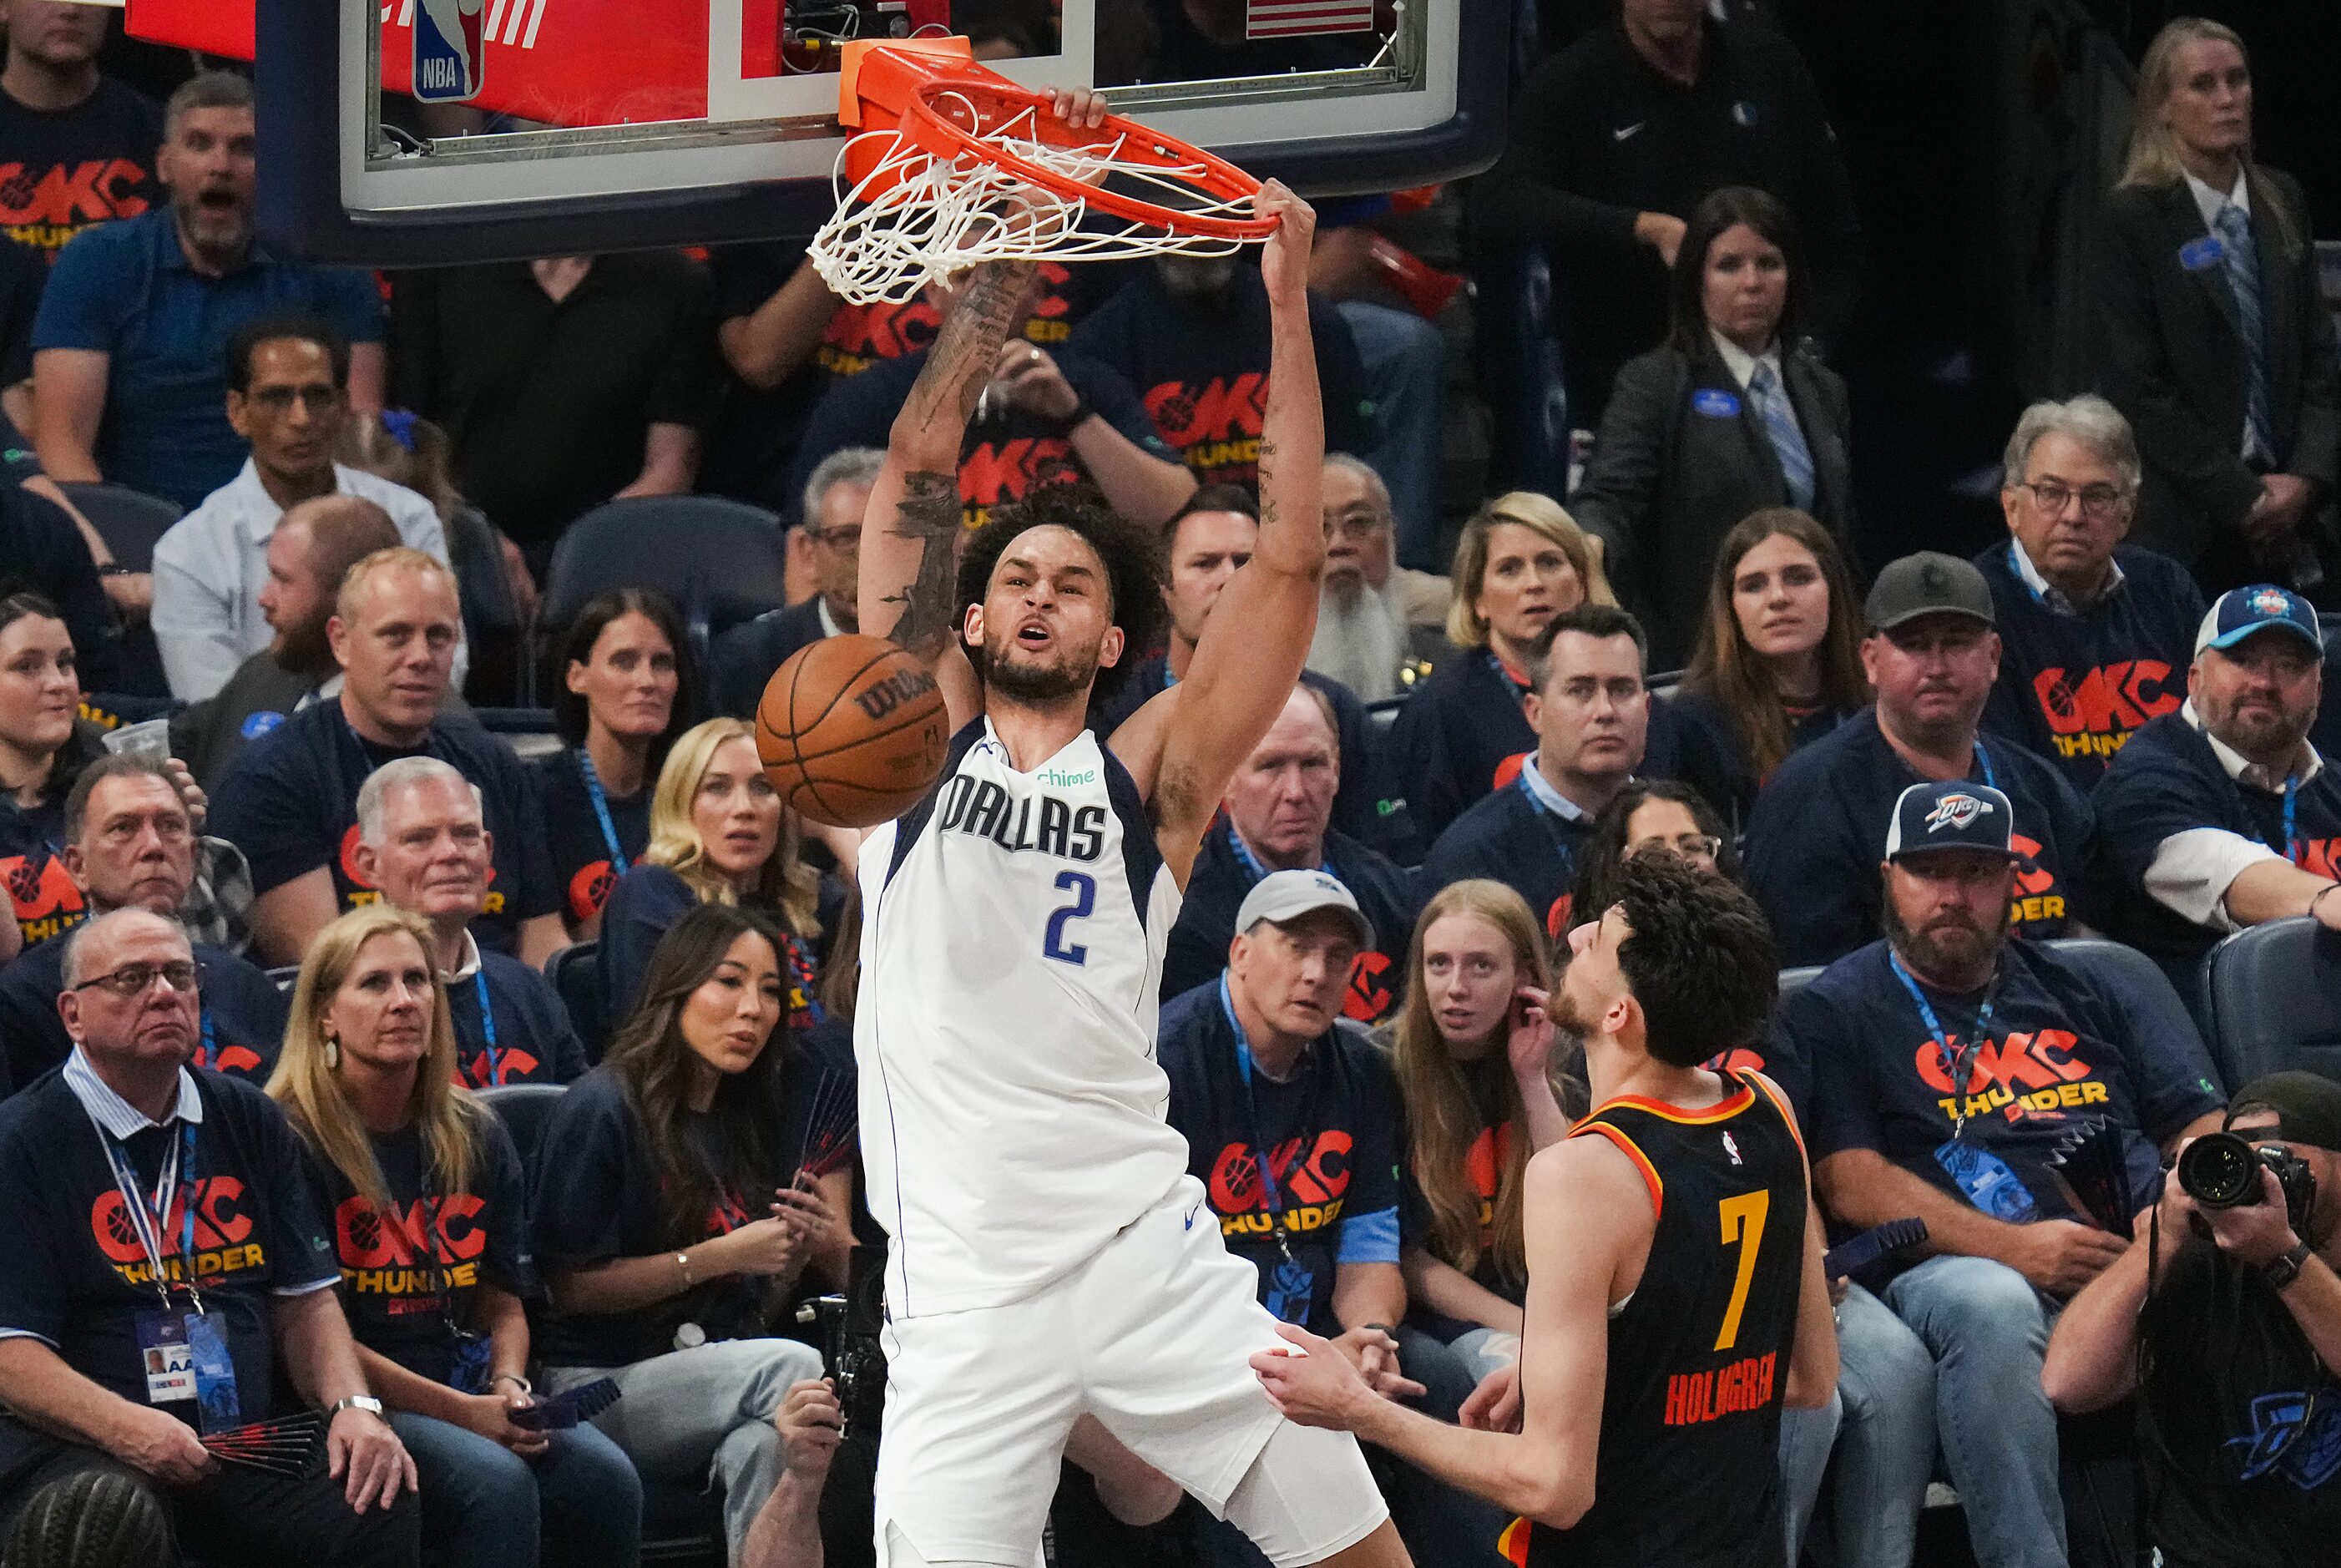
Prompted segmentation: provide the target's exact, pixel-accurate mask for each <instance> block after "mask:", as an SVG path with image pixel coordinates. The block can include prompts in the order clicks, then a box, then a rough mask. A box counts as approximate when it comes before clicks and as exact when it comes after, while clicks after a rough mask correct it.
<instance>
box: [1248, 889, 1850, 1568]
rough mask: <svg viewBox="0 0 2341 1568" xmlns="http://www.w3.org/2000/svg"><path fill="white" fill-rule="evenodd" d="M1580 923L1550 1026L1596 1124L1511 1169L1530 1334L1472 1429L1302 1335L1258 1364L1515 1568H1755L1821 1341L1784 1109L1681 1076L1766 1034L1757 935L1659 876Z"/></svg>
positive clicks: (1708, 894) (1772, 1095) (1767, 1553)
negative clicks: (1443, 1502)
mask: <svg viewBox="0 0 2341 1568" xmlns="http://www.w3.org/2000/svg"><path fill="white" fill-rule="evenodd" d="M1589 913H1592V912H1589ZM1598 913H1599V919H1598V920H1596V921H1594V922H1593V923H1592V924H1587V925H1580V926H1579V927H1578V928H1577V929H1576V930H1575V931H1574V932H1572V933H1570V934H1569V947H1570V949H1571V955H1570V958H1569V968H1568V971H1567V973H1566V974H1564V975H1563V977H1562V981H1561V984H1560V987H1559V991H1558V993H1557V994H1556V998H1555V1006H1554V1010H1553V1013H1554V1020H1555V1022H1557V1023H1559V1024H1560V1025H1561V1026H1562V1027H1564V1028H1566V1029H1568V1030H1569V1031H1570V1032H1571V1033H1573V1034H1576V1035H1578V1036H1579V1038H1580V1039H1582V1040H1583V1041H1584V1042H1585V1064H1586V1070H1587V1073H1588V1074H1589V1077H1590V1079H1591V1083H1592V1090H1593V1100H1594V1110H1593V1112H1592V1114H1590V1115H1589V1116H1587V1117H1586V1118H1585V1120H1583V1121H1582V1122H1579V1124H1577V1126H1576V1128H1575V1129H1574V1130H1573V1131H1571V1133H1570V1134H1569V1136H1568V1137H1567V1138H1565V1139H1563V1140H1562V1141H1561V1142H1560V1143H1558V1144H1554V1145H1552V1146H1551V1147H1550V1148H1549V1149H1546V1150H1545V1151H1544V1152H1543V1153H1541V1154H1538V1155H1537V1156H1536V1157H1535V1158H1534V1159H1533V1160H1531V1161H1529V1172H1528V1183H1527V1187H1526V1190H1525V1194H1524V1195H1525V1199H1526V1207H1525V1212H1524V1223H1525V1225H1526V1229H1527V1233H1528V1237H1527V1239H1528V1263H1529V1293H1528V1307H1527V1324H1526V1328H1525V1331H1524V1334H1523V1338H1522V1343H1521V1350H1520V1359H1519V1363H1518V1364H1517V1365H1516V1366H1514V1367H1512V1368H1509V1369H1507V1370H1505V1371H1502V1372H1499V1373H1494V1374H1493V1375H1491V1376H1490V1377H1489V1379H1488V1380H1487V1381H1486V1382H1484V1383H1481V1384H1480V1385H1479V1389H1478V1390H1477V1391H1476V1392H1475V1393H1473V1394H1472V1396H1471V1398H1470V1400H1469V1402H1467V1403H1466V1404H1465V1405H1464V1408H1463V1419H1464V1421H1465V1423H1466V1425H1467V1426H1470V1427H1478V1428H1479V1429H1480V1430H1476V1431H1475V1430H1466V1427H1463V1426H1447V1425H1443V1424H1441V1423H1439V1422H1436V1421H1433V1420H1431V1419H1430V1418H1429V1417H1428V1416H1424V1415H1420V1414H1418V1413H1414V1412H1412V1411H1409V1410H1407V1409H1405V1408H1403V1407H1402V1406H1400V1405H1396V1404H1392V1403H1390V1402H1389V1401H1387V1400H1384V1399H1382V1398H1380V1397H1379V1396H1378V1395H1375V1394H1373V1393H1371V1392H1370V1391H1369V1390H1368V1389H1367V1388H1366V1387H1365V1385H1364V1384H1363V1383H1361V1382H1360V1381H1359V1379H1358V1378H1357V1376H1356V1374H1355V1373H1352V1372H1350V1370H1349V1368H1348V1367H1347V1365H1346V1364H1345V1363H1342V1362H1341V1360H1340V1357H1338V1356H1330V1355H1326V1354H1323V1353H1322V1351H1323V1349H1324V1342H1323V1341H1321V1340H1319V1339H1317V1338H1315V1337H1314V1336H1313V1335H1310V1334H1307V1333H1302V1332H1300V1330H1298V1329H1294V1328H1290V1327H1285V1326H1284V1325H1281V1324H1280V1325H1279V1327H1280V1330H1281V1332H1282V1333H1283V1334H1284V1336H1285V1337H1286V1338H1287V1339H1289V1340H1291V1341H1292V1342H1293V1343H1295V1344H1296V1345H1298V1346H1300V1348H1302V1349H1304V1350H1306V1351H1308V1352H1309V1353H1310V1354H1308V1355H1307V1356H1306V1357H1293V1356H1290V1355H1289V1354H1287V1353H1279V1352H1275V1351H1270V1352H1268V1353H1263V1354H1260V1355H1258V1356H1255V1357H1253V1358H1252V1365H1253V1366H1254V1368H1255V1369H1257V1370H1258V1372H1259V1373H1260V1381H1261V1383H1264V1384H1266V1385H1267V1388H1268V1391H1269V1393H1270V1397H1271V1398H1273V1399H1274V1400H1275V1401H1276V1402H1277V1405H1278V1407H1279V1408H1280V1409H1281V1410H1282V1411H1284V1413H1286V1414H1287V1415H1290V1416H1291V1417H1292V1418H1293V1419H1294V1420H1296V1421H1300V1422H1305V1423H1310V1424H1311V1425H1319V1426H1327V1427H1333V1428H1338V1429H1341V1430H1345V1431H1350V1432H1354V1433H1357V1434H1358V1435H1359V1436H1360V1437H1363V1438H1365V1439H1366V1440H1367V1441H1368V1442H1370V1443H1379V1444H1380V1445H1381V1446H1382V1447H1385V1448H1388V1449H1390V1451H1392V1452H1393V1453H1397V1454H1399V1455H1400V1457H1402V1458H1404V1459H1407V1460H1409V1461H1410V1462H1411V1463H1415V1464H1417V1465H1420V1467H1421V1468H1423V1469H1424V1470H1427V1471H1429V1472H1430V1473H1432V1474H1433V1475H1436V1476H1438V1477H1439V1478H1440V1479H1441V1480H1443V1481H1446V1482H1448V1483H1450V1484H1453V1485H1456V1486H1459V1487H1462V1488H1464V1489H1466V1490H1467V1491H1471V1492H1476V1493H1479V1494H1480V1495H1481V1496H1483V1497H1486V1498H1488V1499H1489V1501H1491V1502H1493V1503H1497V1504H1499V1506H1502V1507H1506V1508H1509V1509H1511V1510H1512V1511H1513V1512H1515V1513H1519V1514H1520V1515H1521V1516H1522V1518H1521V1522H1520V1523H1517V1524H1515V1525H1514V1526H1513V1527H1512V1529H1511V1530H1510V1531H1509V1533H1507V1535H1506V1538H1505V1546H1506V1551H1507V1554H1508V1555H1509V1556H1510V1557H1511V1559H1512V1561H1513V1562H1515V1563H1520V1564H1522V1565H1523V1568H1564V1565H1565V1568H1641V1565H1643V1564H1654V1563H1665V1564H1667V1565H1668V1568H1774V1565H1777V1564H1778V1563H1780V1562H1781V1560H1782V1558H1783V1556H1784V1555H1785V1554H1786V1542H1785V1535H1784V1529H1783V1522H1782V1519H1781V1508H1782V1506H1783V1500H1782V1498H1781V1495H1780V1481H1779V1470H1778V1462H1777V1453H1778V1438H1779V1426H1780V1409H1781V1405H1782V1404H1783V1403H1788V1404H1793V1405H1798V1406H1803V1407H1809V1406H1814V1405H1818V1404H1822V1403H1827V1401H1828V1395H1829V1391H1830V1390H1831V1389H1832V1388H1834V1387H1835V1386H1836V1384H1837V1331H1836V1328H1835V1325H1834V1323H1833V1322H1832V1319H1831V1313H1830V1310H1829V1298H1828V1286H1827V1284H1826V1283H1825V1282H1824V1281H1823V1279H1822V1277H1821V1251H1820V1234H1819V1230H1820V1227H1819V1225H1818V1222H1817V1221H1814V1220H1812V1219H1811V1218H1810V1217H1809V1214H1810V1202H1811V1200H1810V1197H1809V1195H1808V1194H1809V1179H1808V1174H1807V1172H1806V1169H1805V1157H1804V1145H1803V1141H1802V1139H1801V1138H1800V1137H1799V1136H1798V1133H1797V1126H1796V1122H1795V1119H1794V1118H1793V1117H1792V1116H1791V1115H1790V1114H1789V1112H1788V1103H1787V1102H1786V1101H1785V1100H1783V1099H1782V1098H1781V1097H1780V1093H1779V1091H1778V1089H1776V1088H1774V1087H1773V1085H1772V1084H1771V1083H1770V1082H1769V1081H1768V1079H1766V1078H1765V1077H1763V1076H1762V1075H1761V1074H1756V1073H1737V1074H1731V1075H1730V1076H1728V1077H1723V1076H1718V1074H1713V1073H1709V1072H1706V1071H1704V1070H1702V1069H1701V1068H1700V1067H1699V1065H1698V1064H1699V1063H1701V1062H1703V1061H1706V1060H1708V1058H1710V1057H1712V1056H1714V1055H1715V1054H1718V1052H1720V1051H1723V1050H1726V1049H1728V1048H1729V1047H1731V1046H1734V1045H1738V1044H1745V1043H1746V1042H1747V1041H1748V1040H1750V1039H1756V1038H1760V1037H1761V1034H1762V1031H1763V1028H1764V1024H1765V1022H1766V1017H1767V1015H1768V1014H1769V1012H1770V1011H1771V1006H1772V1002H1773V999H1774V996H1775V994H1776V993H1777V990H1778V980H1777V977H1776V975H1775V973H1774V958H1773V950H1772V939H1771V935H1770V934H1769V932H1768V930H1767V929H1766V926H1765V924H1764V916H1763V914H1761V913H1760V912H1759V911H1758V909H1757V907H1756V905H1755V904H1754V903H1753V902H1752V901H1751V900H1750V899H1749V898H1748V895H1747V894H1745V893H1742V892H1741V891H1740V890H1739V889H1738V888H1737V887H1734V886H1732V885H1731V884H1729V883H1727V882H1725V881H1724V880H1723V879H1721V878H1720V877H1716V876H1710V875H1702V874H1698V872H1695V871H1692V870H1690V869H1689V867H1686V866H1684V865H1682V864H1679V863H1678V862H1675V861H1672V860H1669V859H1663V858H1659V859H1653V858H1651V857H1647V856H1646V857H1643V858H1640V859H1638V860H1636V861H1635V862H1634V863H1633V864H1630V865H1629V866H1628V867H1627V870H1626V873H1625V875H1624V878H1623V885H1622V896H1621V898H1620V899H1619V903H1618V904H1616V905H1614V906H1612V907H1611V908H1609V909H1607V910H1603V911H1599V912H1598Z"/></svg>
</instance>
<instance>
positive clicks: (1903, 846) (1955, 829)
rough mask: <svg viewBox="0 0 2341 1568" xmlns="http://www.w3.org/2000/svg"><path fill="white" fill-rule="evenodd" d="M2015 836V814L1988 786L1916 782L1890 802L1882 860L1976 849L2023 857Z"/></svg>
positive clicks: (1959, 781) (1961, 780) (2013, 858)
mask: <svg viewBox="0 0 2341 1568" xmlns="http://www.w3.org/2000/svg"><path fill="white" fill-rule="evenodd" d="M2015 834H2016V813H2015V811H2014V810H2013V809H2012V808H2010V807H2009V805H2008V804H2007V796H2006V795H2004V794H2000V793H1999V792H1998V791H1997V790H1996V789H1994V788H1992V787H1991V785H1989V784H1969V783H1967V781H1966V780H1965V779H1953V780H1950V781H1949V782H1948V783H1943V784H1912V785H1911V786H1910V787H1909V788H1908V789H1906V790H1904V791H1903V792H1902V794H1901V795H1900V797H1899V798H1898V799H1897V800H1896V801H1895V803H1894V820H1893V822H1892V823H1890V824H1888V827H1887V829H1886V858H1887V859H1888V860H1902V859H1905V858H1907V857H1908V856H1910V855H1914V854H1930V853H1932V852H1933V851H1935V850H1938V849H1979V850H1983V851H1985V852H1986V853H1987V854H2003V855H2006V856H2007V858H2008V859H2010V860H2019V859H2021V858H2023V857H2022V856H2021V855H2019V854H2017V850H2016V845H2015V843H2014V842H2013V841H2014V838H2015Z"/></svg>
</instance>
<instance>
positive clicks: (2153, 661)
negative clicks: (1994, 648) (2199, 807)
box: [1975, 395, 2203, 791]
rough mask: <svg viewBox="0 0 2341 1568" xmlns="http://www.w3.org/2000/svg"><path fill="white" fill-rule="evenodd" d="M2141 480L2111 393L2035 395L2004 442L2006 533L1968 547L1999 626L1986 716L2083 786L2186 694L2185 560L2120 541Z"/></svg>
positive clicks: (2193, 598) (2190, 589)
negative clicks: (1980, 549)
mask: <svg viewBox="0 0 2341 1568" xmlns="http://www.w3.org/2000/svg"><path fill="white" fill-rule="evenodd" d="M2137 483H2138V457H2137V442H2136V440H2134V439H2133V438H2132V437H2131V434H2130V428H2129V421H2127V420H2126V419H2124V418H2123V417H2122V416H2121V414H2120V413H2119V412H2118V411H2117V409H2116V408H2115V407H2114V405H2113V404H2110V403H2107V401H2106V400H2105V399H2103V398H2101V397H2096V396H2087V395H2085V396H2081V397H2077V398H2075V399H2073V400H2072V401H2071V402H2070V403H2036V404H2033V405H2032V406H2031V407H2029V408H2027V409H2026V410H2025V411H2024V415H2023V417H2022V418H2020V419H2018V420H2017V423H2016V434H2014V435H2013V436H2011V437H2010V438H2009V440H2008V443H2007V464H2006V478H2005V480H2004V481H2003V483H2002V485H2001V488H2000V492H1999V505H2000V510H2001V511H2002V512H2004V513H2006V514H2007V532H2008V534H2009V535H2010V537H2009V539H2008V542H2007V544H2000V545H1996V546H1994V547H1993V548H1991V549H1989V550H1987V551H1985V552H1984V553H1983V554H1980V555H1978V556H1977V557H1976V558H1975V564H1976V566H1977V569H1978V570H1979V571H1981V572H1982V573H1983V576H1984V581H1985V582H1987V583H1988V584H1991V597H1992V604H1993V605H1994V607H1995V608H1996V609H1997V612H1998V614H1997V626H1998V631H1999V639H2000V654H1999V680H1998V682H1997V684H1995V685H1994V687H1993V688H1992V694H1991V705H1990V706H1989V707H1987V708H1986V709H1985V710H1984V719H1983V722H1984V727H1985V728H1986V729H1987V730H1989V731H1991V732H1992V733H1993V734H2001V735H2006V736H2007V738H2008V739H2009V740H2012V741H2014V742H2016V743H2017V744H2018V745H2020V746H2023V747H2025V748H2026V749H2027V750H2028V751H2030V752H2031V753H2032V754H2034V755H2036V756H2042V757H2046V758H2047V759H2048V760H2049V761H2050V762H2052V763H2055V764H2057V766H2058V767H2059V768H2060V769H2061V770H2062V771H2063V772H2064V774H2065V776H2066V777H2067V778H2068V779H2070V780H2071V781H2072V782H2073V787H2074V788H2076V789H2078V790H2084V791H2086V790H2087V789H2089V788H2091V787H2092V786H2094V785H2095V784H2097V780H2099V779H2100V778H2103V777H2104V776H2105V772H2106V766H2107V764H2109V763H2110V762H2112V761H2113V757H2114V754H2115V753H2117V752H2118V751H2120V750H2121V748H2122V746H2123V745H2124V744H2127V741H2128V740H2129V737H2130V736H2131V735H2132V734H2136V733H2137V731H2138V730H2139V729H2141V728H2143V727H2144V726H2145V725H2146V724H2147V723H2148V722H2149V721H2150V720H2153V719H2157V718H2160V717H2161V716H2162V715H2163V714H2168V713H2176V712H2177V709H2178V704H2180V703H2181V702H2184V701H2185V700H2186V694H2185V692H2184V691H2183V690H2182V689H2181V688H2182V686H2183V684H2184V681H2185V674H2184V672H2185V670H2186V668H2187V654H2188V650H2189V649H2191V648H2192V647H2193V645H2194V641H2195V628H2196V626H2197V624H2199V623H2200V622H2201V621H2202V619H2203V594H2202V591H2201V590H2200V589H2198V588H2197V587H2196V586H2195V580H2194V579H2193V578H2192V577H2190V576H2188V575H2187V569H2186V568H2185V567H2183V566H2181V565H2179V564H2178V563H2177V562H2176V561H2173V560H2171V559H2169V558H2168V557H2167V556H2164V555H2157V554H2155V553H2154V552H2152V551H2150V550H2141V549H2137V548H2132V547H2127V546H2124V545H2123V544H2122V541H2123V540H2124V539H2125V538H2127V536H2128V534H2129V524H2130V516H2131V514H2132V512H2133V511H2134V510H2135V509H2136V507H2137Z"/></svg>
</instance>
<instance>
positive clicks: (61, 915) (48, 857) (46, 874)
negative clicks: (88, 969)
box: [0, 794, 87, 949]
mask: <svg viewBox="0 0 2341 1568" xmlns="http://www.w3.org/2000/svg"><path fill="white" fill-rule="evenodd" d="M64 841H65V801H64V798H63V796H59V797H58V798H56V799H55V800H49V801H44V802H42V803H41V804H39V805H37V806H34V807H32V808H30V809H27V808H25V807H23V806H20V805H18V804H16V803H15V799H14V798H13V797H11V796H8V795H6V794H0V887H5V889H6V890H7V894H8V904H9V914H11V915H12V916H13V917H14V918H15V922H16V929H17V931H18V932H19V933H20V934H22V935H23V937H24V939H25V947H26V948H27V949H30V948H31V947H32V946H33V945H34V944H35V943H43V942H46V941H47V940H48V939H49V938H50V937H52V936H56V935H58V934H62V933H64V932H66V931H69V930H71V929H72V928H73V927H75V926H76V925H79V924H81V922H82V917H83V915H84V914H86V913H87V911H86V909H85V907H84V905H83V903H82V896H81V889H80V888H78V887H76V886H75V885H74V879H73V878H72V876H70V875H69V874H67V873H66V871H65V861H64V860H63V859H62V858H60V856H59V854H58V850H59V847H60V846H61V845H62V844H63V843H64Z"/></svg>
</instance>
